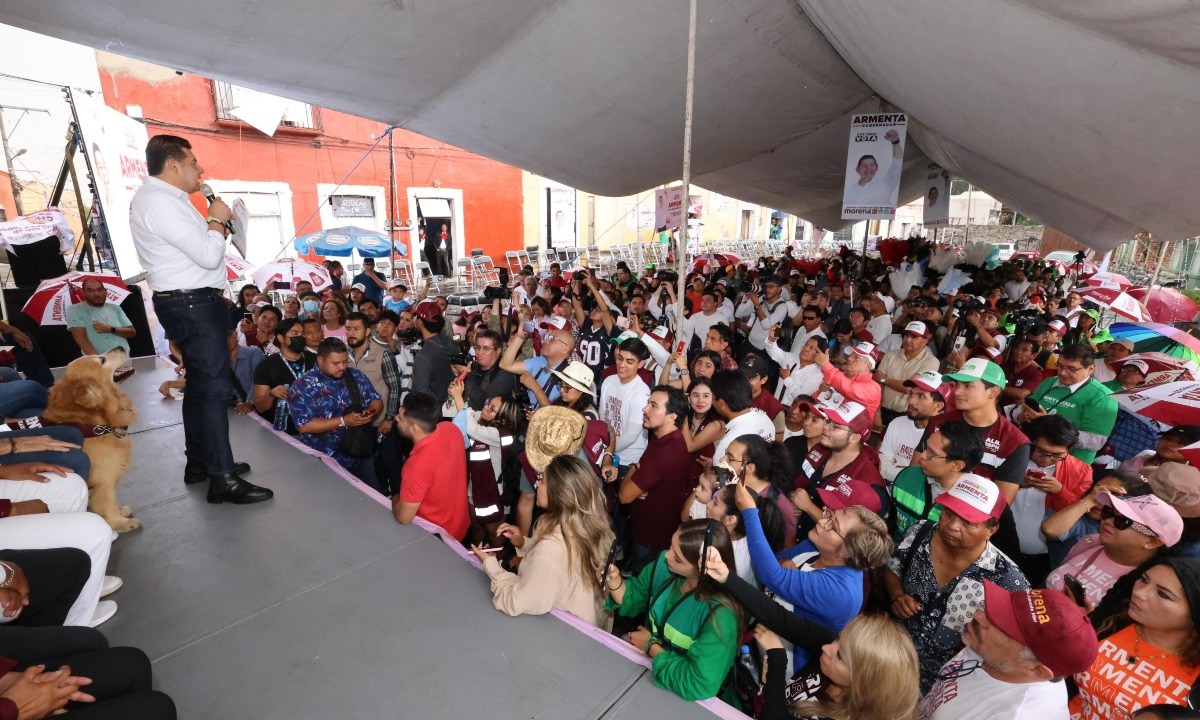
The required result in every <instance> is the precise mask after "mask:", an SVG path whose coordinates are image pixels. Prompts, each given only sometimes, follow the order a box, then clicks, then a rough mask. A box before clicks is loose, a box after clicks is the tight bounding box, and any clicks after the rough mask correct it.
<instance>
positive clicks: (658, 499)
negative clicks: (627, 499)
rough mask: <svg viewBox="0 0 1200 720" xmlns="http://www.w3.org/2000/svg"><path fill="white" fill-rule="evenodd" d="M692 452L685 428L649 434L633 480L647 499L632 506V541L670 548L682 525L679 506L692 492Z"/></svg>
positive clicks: (649, 546)
mask: <svg viewBox="0 0 1200 720" xmlns="http://www.w3.org/2000/svg"><path fill="white" fill-rule="evenodd" d="M691 466H692V455H691V453H689V452H688V449H687V441H686V440H684V439H683V431H682V430H676V431H675V432H673V433H670V434H668V435H666V436H665V437H661V438H659V437H654V436H651V437H650V442H649V443H648V444H647V445H646V452H644V453H642V461H641V463H639V464H638V469H637V472H635V473H634V474H633V482H634V484H636V485H637V486H638V487H639V488H641V489H642V491H643V492H645V493H646V498H645V499H643V500H634V501H633V502H632V503H630V505H629V529H630V535H632V537H633V541H634V542H635V543H637V544H638V545H641V546H642V547H647V548H650V549H651V550H654V551H655V552H658V551H662V550H666V549H667V548H669V547H671V536H672V535H674V534H675V528H677V527H679V509H680V508H681V507H683V500H684V498H686V497H687V496H688V494H689V493H690V492H691V491H692V478H691V472H690V470H691Z"/></svg>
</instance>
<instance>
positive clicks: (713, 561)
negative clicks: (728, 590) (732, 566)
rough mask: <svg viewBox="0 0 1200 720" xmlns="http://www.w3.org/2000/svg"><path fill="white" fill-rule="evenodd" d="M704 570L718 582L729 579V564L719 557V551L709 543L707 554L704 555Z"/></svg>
mask: <svg viewBox="0 0 1200 720" xmlns="http://www.w3.org/2000/svg"><path fill="white" fill-rule="evenodd" d="M705 559H706V562H705V563H704V572H705V573H706V574H707V575H708V576H709V577H710V578H712V579H713V580H716V581H717V582H719V583H724V582H725V581H726V580H728V579H729V566H728V565H726V564H725V561H724V560H723V559H722V558H721V553H720V552H718V551H717V549H716V548H715V547H712V546H711V545H710V546H709V548H708V555H706V556H705Z"/></svg>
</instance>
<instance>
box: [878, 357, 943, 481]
mask: <svg viewBox="0 0 1200 720" xmlns="http://www.w3.org/2000/svg"><path fill="white" fill-rule="evenodd" d="M904 385H905V387H906V388H907V389H908V391H909V393H908V407H907V408H906V409H905V413H904V415H901V416H900V417H898V418H896V419H895V420H893V421H892V422H890V423H888V426H887V432H885V433H884V435H883V441H882V442H881V443H880V445H879V471H880V473H881V474H882V475H883V477H884V479H886V480H887V481H888V482H889V483H891V482H892V481H893V480H895V479H896V476H897V475H899V474H900V472H901V471H902V470H903V469H904V468H906V467H908V466H909V465H911V464H912V457H913V452H914V451H915V450H916V449H917V446H918V445H920V444H921V437H922V436H923V435H924V434H925V428H927V427H928V426H929V420H930V418H933V417H936V416H938V415H941V414H942V413H943V412H945V410H946V396H947V395H949V394H950V387H949V385H948V384H946V383H945V381H943V380H942V376H941V375H939V374H938V373H936V372H923V373H921V374H920V375H917V376H916V377H914V378H912V379H911V380H905V381H904Z"/></svg>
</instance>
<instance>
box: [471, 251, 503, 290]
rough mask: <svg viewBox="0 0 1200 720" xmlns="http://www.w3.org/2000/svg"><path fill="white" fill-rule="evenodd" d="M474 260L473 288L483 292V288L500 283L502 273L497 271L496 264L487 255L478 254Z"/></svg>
mask: <svg viewBox="0 0 1200 720" xmlns="http://www.w3.org/2000/svg"><path fill="white" fill-rule="evenodd" d="M471 260H472V265H473V266H472V268H471V270H472V289H473V290H475V291H476V292H483V289H484V288H485V287H487V286H488V285H491V284H493V283H495V284H497V285H499V284H500V273H499V272H497V271H496V264H495V263H493V262H492V259H491V258H490V257H488V256H487V255H476V256H473V257H472V258H471Z"/></svg>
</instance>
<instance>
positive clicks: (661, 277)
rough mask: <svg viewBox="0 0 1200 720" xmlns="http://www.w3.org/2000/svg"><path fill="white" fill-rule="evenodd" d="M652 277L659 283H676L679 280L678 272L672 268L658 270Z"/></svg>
mask: <svg viewBox="0 0 1200 720" xmlns="http://www.w3.org/2000/svg"><path fill="white" fill-rule="evenodd" d="M654 277H655V278H656V279H657V280H658V281H659V282H660V283H664V282H665V283H677V282H679V273H677V272H675V271H674V270H659V271H658V272H657V273H655V275H654Z"/></svg>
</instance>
